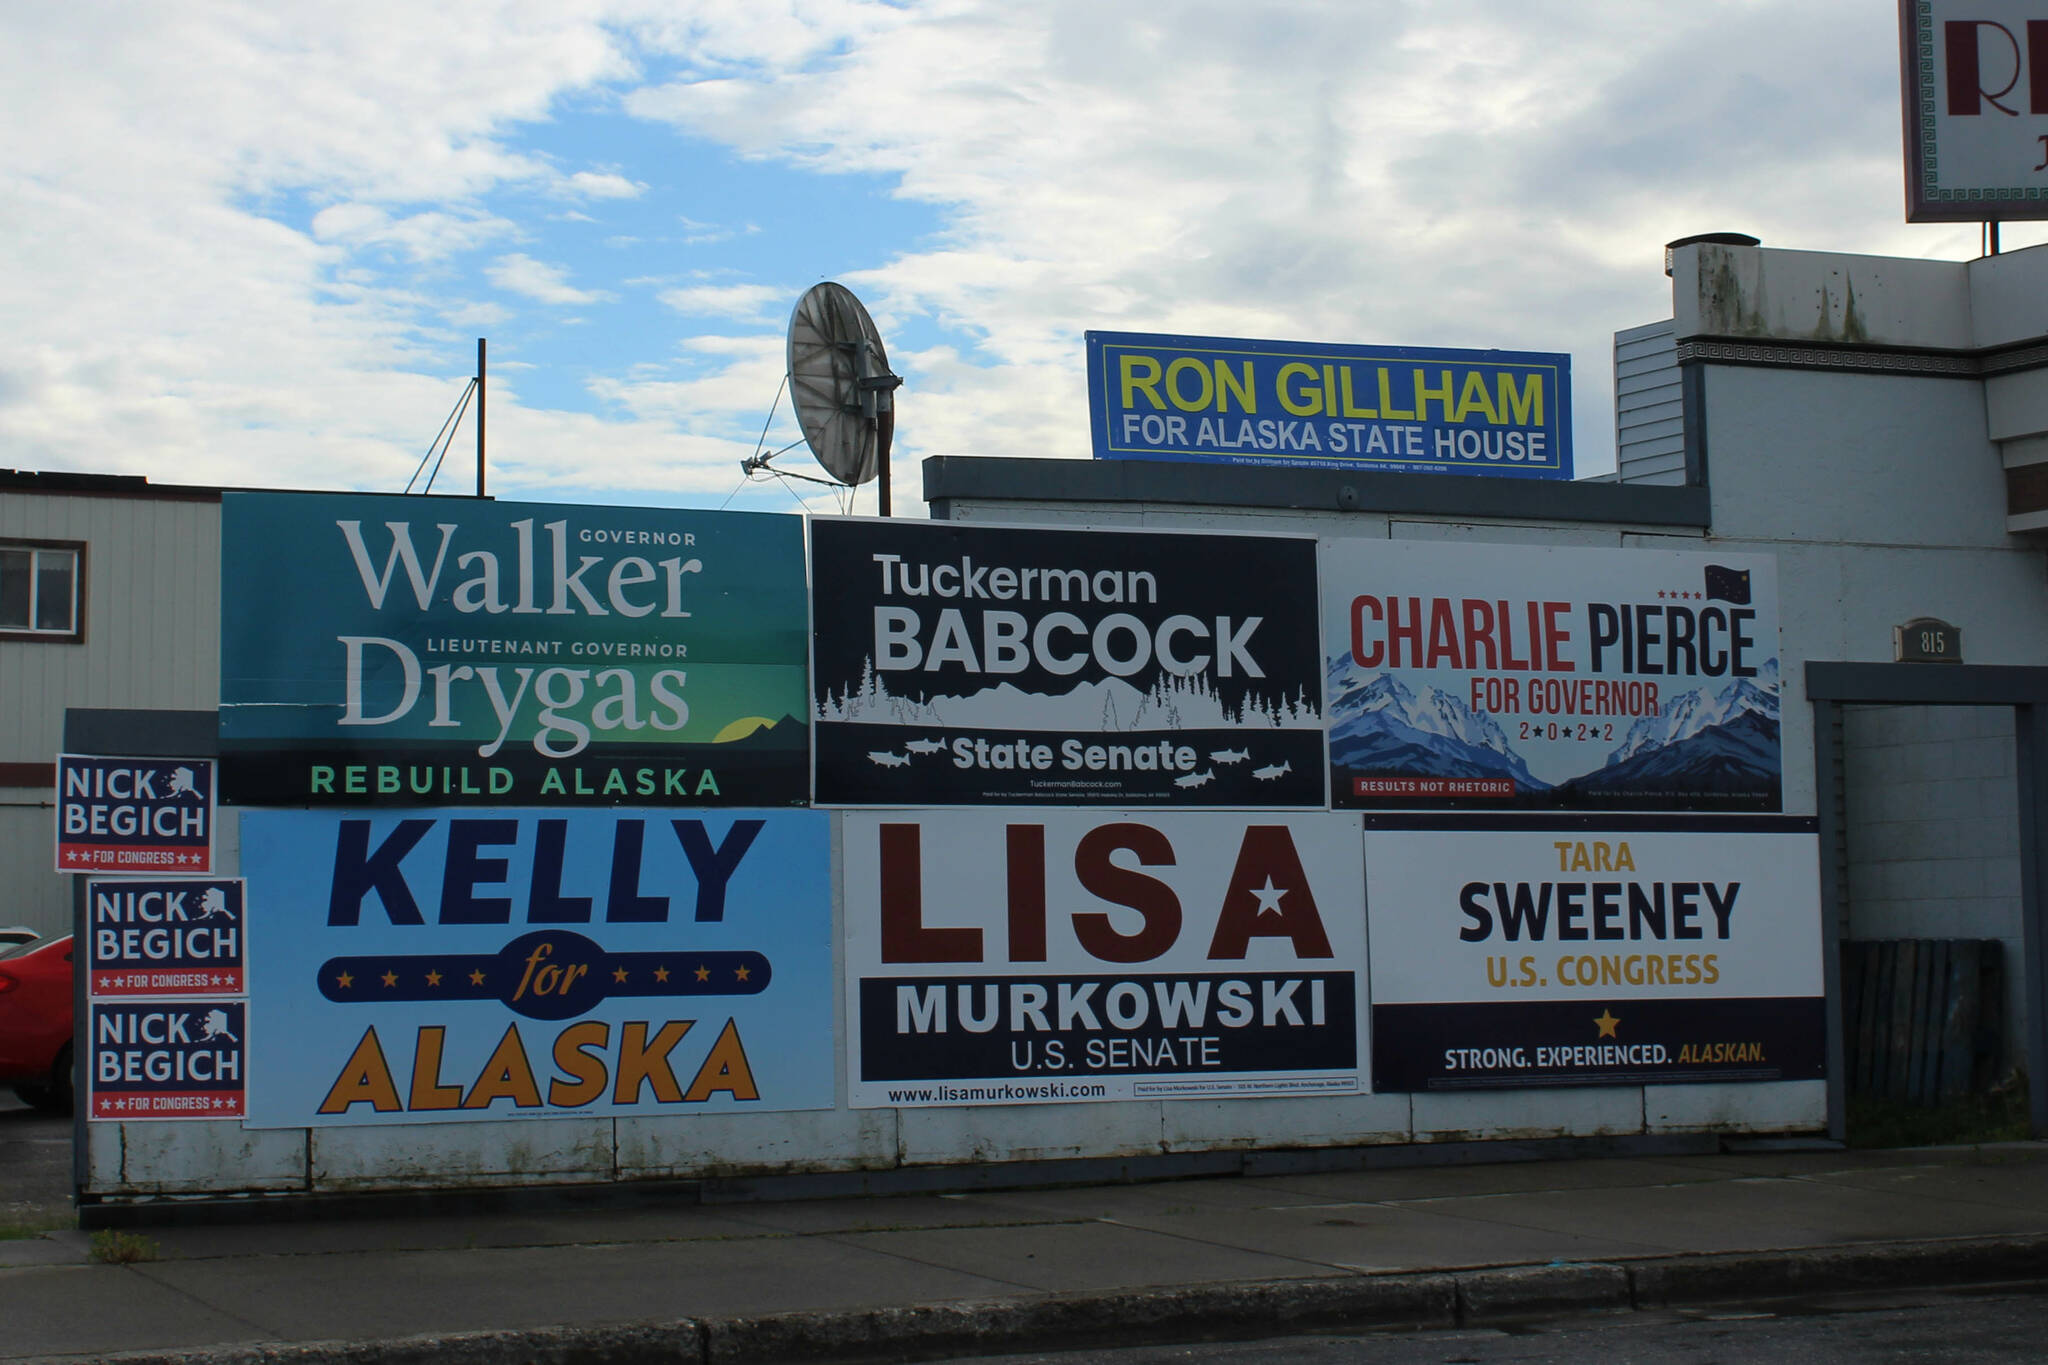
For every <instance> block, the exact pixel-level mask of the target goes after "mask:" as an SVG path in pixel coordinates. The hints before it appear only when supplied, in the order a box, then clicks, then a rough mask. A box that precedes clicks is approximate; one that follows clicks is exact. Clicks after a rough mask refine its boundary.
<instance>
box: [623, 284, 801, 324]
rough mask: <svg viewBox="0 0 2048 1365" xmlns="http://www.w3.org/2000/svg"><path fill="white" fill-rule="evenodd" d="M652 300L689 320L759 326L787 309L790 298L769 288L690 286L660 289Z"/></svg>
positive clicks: (778, 288) (778, 289)
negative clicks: (722, 320)
mask: <svg viewBox="0 0 2048 1365" xmlns="http://www.w3.org/2000/svg"><path fill="white" fill-rule="evenodd" d="M655 297H656V298H658V299H660V300H661V302H662V304H663V306H665V307H668V308H673V309H674V310H675V311H676V312H678V313H683V314H686V315H690V316H695V317H718V318H734V319H737V320H739V321H742V322H762V321H766V320H768V319H769V318H770V317H771V316H773V315H774V314H775V313H776V312H777V311H778V310H780V309H784V308H787V307H788V306H789V304H790V301H791V299H792V298H793V297H794V296H793V295H792V294H791V293H790V291H789V290H788V289H786V288H783V287H781V286H779V285H771V284H693V285H683V286H679V287H677V288H674V289H664V290H662V291H661V292H660V293H659V294H657V295H655Z"/></svg>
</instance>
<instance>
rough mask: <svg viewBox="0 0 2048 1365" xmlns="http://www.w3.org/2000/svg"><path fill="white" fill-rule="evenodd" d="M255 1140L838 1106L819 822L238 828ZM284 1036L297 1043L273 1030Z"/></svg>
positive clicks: (782, 814)
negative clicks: (247, 908)
mask: <svg viewBox="0 0 2048 1365" xmlns="http://www.w3.org/2000/svg"><path fill="white" fill-rule="evenodd" d="M242 828H243V846H244V852H243V870H244V871H245V872H246V873H247V874H248V882H249V889H250V894H251V896H252V897H254V898H255V899H256V900H257V901H258V903H260V904H261V905H263V907H264V909H265V912H266V916H267V917H266V919H265V922H264V932H263V933H261V934H258V935H256V936H254V937H253V938H252V939H251V940H250V944H249V976H250V985H251V992H250V999H251V1002H252V1005H253V1008H254V1010H255V1011H256V1012H257V1013H258V1014H259V1015H260V1016H261V1017H265V1018H268V1019H271V1020H273V1021H275V1022H274V1023H273V1024H272V1026H271V1027H269V1028H267V1029H265V1030H264V1031H263V1032H262V1033H261V1034H260V1035H259V1036H258V1037H256V1038H254V1039H252V1041H251V1047H250V1054H249V1122H250V1124H251V1126H254V1127H264V1128H297V1127H306V1126H321V1125H329V1124H390V1123H426V1122H435V1123H442V1122H453V1121H471V1120H489V1119H503V1118H509V1117H562V1116H565V1115H591V1114H624V1115H648V1114H692V1113H703V1112H706V1111H715V1110H723V1111H727V1112H735V1113H746V1112H758V1111H764V1110H775V1109H824V1108H830V1107H831V1105H832V1071H833V1062H832V1049H831V1047H830V1040H831V1038H832V976H831V971H832V908H831V879H830V871H829V866H828V860H829V836H828V826H827V817H826V815H825V814H824V813H823V812H819V811H789V810H781V811H776V810H761V811H718V812H707V813H703V814H695V813H691V812H684V811H676V810H672V809H671V810H647V809H634V810H618V811H610V810H607V811H595V810H581V811H569V812H560V811H552V812H551V811H534V810H497V811H490V812H476V811H467V812H465V811H463V810H460V809H454V810H450V809H439V810H409V811H404V812H381V811H379V812H365V813H363V814H361V815H357V814H354V813H344V812H335V811H274V810H265V811H247V812H245V813H244V814H243V817H242ZM287 1021H289V1022H287Z"/></svg>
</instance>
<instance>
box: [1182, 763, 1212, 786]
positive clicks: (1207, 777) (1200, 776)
mask: <svg viewBox="0 0 2048 1365" xmlns="http://www.w3.org/2000/svg"><path fill="white" fill-rule="evenodd" d="M1215 780H1216V770H1215V769H1214V768H1211V769H1209V770H1208V771H1207V772H1201V773H1189V774H1188V775H1187V776H1186V777H1176V778H1174V779H1173V785H1174V786H1176V787H1199V786H1201V785H1202V784H1203V783H1205V782H1214V781H1215Z"/></svg>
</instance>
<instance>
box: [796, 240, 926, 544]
mask: <svg viewBox="0 0 2048 1365" xmlns="http://www.w3.org/2000/svg"><path fill="white" fill-rule="evenodd" d="M902 383H903V380H902V379H901V377H899V376H898V375H896V374H894V373H892V372H891V371H890V369H889V355H888V352H887V351H885V350H884V349H883V348H882V336H881V333H879V332H877V331H876V330H875V322H874V319H873V318H871V317H869V316H868V310H867V309H866V308H864V307H862V306H861V301H860V300H859V299H857V298H855V297H854V295H853V291H852V290H850V289H848V288H847V287H846V286H845V285H843V284H836V283H834V282H832V281H830V280H828V281H826V282H825V283H823V284H817V285H813V286H811V288H810V289H809V291H807V292H806V293H805V294H804V296H803V297H802V298H801V299H798V300H797V304H796V308H795V310H794V311H793V312H792V313H791V314H790V316H789V401H790V405H791V406H792V407H793V408H795V409H796V417H797V424H798V425H799V426H800V427H802V428H803V433H804V440H805V441H806V442H807V443H808V444H809V445H810V447H811V453H812V454H813V455H815V456H816V457H817V459H818V463H819V464H821V465H823V466H824V467H825V472H826V473H828V474H830V475H831V476H832V477H833V478H834V479H837V480H838V481H839V482H840V483H841V484H843V485H845V486H846V487H848V488H858V487H859V486H860V485H861V484H864V483H866V482H868V481H869V480H870V479H874V480H877V481H878V484H879V486H878V488H877V492H878V494H879V495H880V502H881V512H882V515H883V516H885V517H886V516H888V515H889V445H890V442H891V440H892V439H893V437H894V436H895V432H896V390H897V389H898V388H899V387H901V385H902Z"/></svg>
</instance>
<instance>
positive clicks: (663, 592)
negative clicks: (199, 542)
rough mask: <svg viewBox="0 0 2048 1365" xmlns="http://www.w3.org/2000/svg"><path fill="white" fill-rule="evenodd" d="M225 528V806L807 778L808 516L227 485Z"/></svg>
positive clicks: (541, 796) (536, 798) (384, 801)
mask: <svg viewBox="0 0 2048 1365" xmlns="http://www.w3.org/2000/svg"><path fill="white" fill-rule="evenodd" d="M221 526H222V530H221V539H222V550H221V597H222V613H221V617H222V622H221V708H220V717H221V720H220V724H221V732H220V748H221V770H222V775H221V788H222V796H223V799H224V800H227V801H230V802H235V803H240V804H245V805H287V804H288V805H336V806H367V805H430V804H434V805H475V804H491V805H517V804H544V805H568V804H584V805H638V806H701V805H727V806H731V805H749V804H753V805H783V804H795V803H799V802H801V801H803V800H804V798H805V796H806V761H807V757H808V743H807V737H806V729H807V727H806V726H805V723H804V720H803V714H804V705H805V691H804V626H805V621H806V615H807V604H806V596H805V587H804V562H803V543H802V529H803V528H802V523H801V522H800V521H799V519H797V518H795V517H781V516H767V515H762V514H759V513H742V512H725V513H716V512H683V511H673V510H659V509H650V508H625V507H581V506H574V507H572V506H553V505H537V504H525V503H480V502H474V501H469V500H460V501H458V500H456V499H452V498H431V499H430V498H399V497H374V496H362V495H353V494H341V495H336V494H294V493H229V494H227V495H226V496H225V497H224V498H223V499H222V500H221Z"/></svg>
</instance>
